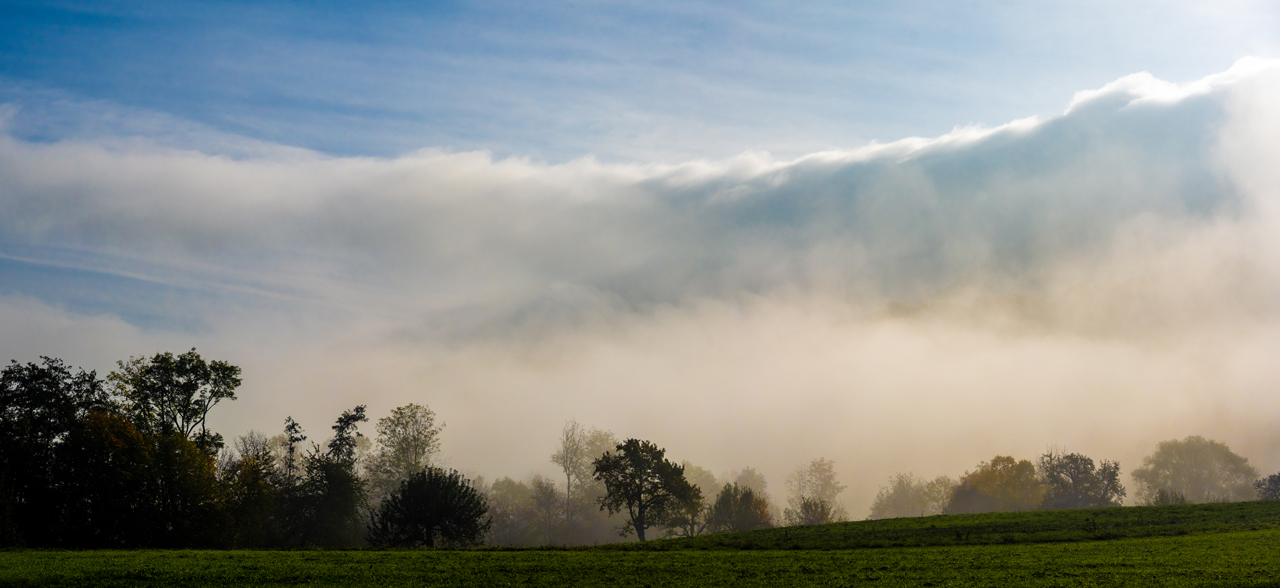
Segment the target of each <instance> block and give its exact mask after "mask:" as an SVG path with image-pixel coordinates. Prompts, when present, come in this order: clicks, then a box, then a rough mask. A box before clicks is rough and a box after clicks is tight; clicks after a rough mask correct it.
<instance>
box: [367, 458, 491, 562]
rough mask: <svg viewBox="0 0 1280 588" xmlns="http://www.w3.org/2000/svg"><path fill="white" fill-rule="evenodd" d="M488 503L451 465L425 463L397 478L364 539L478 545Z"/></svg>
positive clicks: (486, 527)
mask: <svg viewBox="0 0 1280 588" xmlns="http://www.w3.org/2000/svg"><path fill="white" fill-rule="evenodd" d="M488 510H489V507H488V505H487V504H486V502H485V499H484V496H482V495H481V494H480V493H479V492H478V491H476V489H475V488H474V487H472V485H471V483H470V482H469V481H468V480H467V479H466V478H464V477H462V475H461V474H459V473H458V472H457V471H454V470H450V471H445V470H444V469H441V468H435V467H429V468H426V469H425V470H423V471H421V472H418V473H416V474H413V475H412V476H410V477H409V479H408V480H405V481H403V482H401V483H400V488H399V489H398V490H397V491H396V492H394V493H392V494H391V496H389V497H387V499H386V500H383V501H382V504H381V505H379V507H378V509H377V510H376V511H375V512H374V515H373V520H372V522H371V523H370V524H369V542H370V543H372V544H374V545H380V546H390V547H439V546H469V545H479V544H480V543H481V542H482V541H483V540H484V536H485V533H487V532H488V531H489V527H490V525H491V524H492V521H491V520H490V519H488V518H487V517H486V516H485V514H486V513H487V512H488Z"/></svg>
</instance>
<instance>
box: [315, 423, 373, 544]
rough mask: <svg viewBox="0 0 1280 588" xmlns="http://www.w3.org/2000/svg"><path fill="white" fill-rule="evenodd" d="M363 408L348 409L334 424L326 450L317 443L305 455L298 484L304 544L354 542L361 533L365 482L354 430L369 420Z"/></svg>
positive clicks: (357, 540)
mask: <svg viewBox="0 0 1280 588" xmlns="http://www.w3.org/2000/svg"><path fill="white" fill-rule="evenodd" d="M364 410H365V407H364V405H360V406H357V407H355V408H354V409H352V410H347V411H344V412H343V413H342V415H341V416H339V417H338V420H337V422H335V423H334V425H333V431H334V435H333V438H332V439H330V440H329V443H328V444H327V450H322V449H321V448H320V447H319V446H318V445H314V444H313V445H312V449H311V451H310V452H308V454H307V455H306V457H305V458H304V460H303V461H304V465H303V470H304V478H303V481H302V484H301V485H300V487H299V503H300V511H301V512H300V513H299V515H300V516H299V519H300V520H299V523H300V524H299V529H298V532H299V534H300V535H301V536H300V540H301V542H302V543H304V544H308V545H318V546H321V547H346V546H353V545H357V544H358V543H359V542H360V538H361V536H362V535H363V533H362V532H361V531H362V529H361V527H362V517H361V515H360V509H361V508H362V507H363V506H364V505H365V498H366V493H365V486H364V481H363V480H361V479H360V477H359V476H358V475H357V473H356V437H357V436H358V435H359V434H360V433H359V432H358V431H356V427H357V426H359V423H362V422H365V421H368V418H367V417H365V414H364Z"/></svg>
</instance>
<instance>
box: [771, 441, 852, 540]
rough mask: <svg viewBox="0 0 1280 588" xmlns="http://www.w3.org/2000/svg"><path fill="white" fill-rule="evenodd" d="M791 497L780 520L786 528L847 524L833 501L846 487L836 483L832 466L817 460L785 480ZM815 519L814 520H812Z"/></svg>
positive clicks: (846, 515)
mask: <svg viewBox="0 0 1280 588" xmlns="http://www.w3.org/2000/svg"><path fill="white" fill-rule="evenodd" d="M787 486H788V489H789V490H790V491H791V495H790V496H789V497H788V498H787V508H786V510H784V511H783V517H784V518H785V519H786V523H787V525H816V524H823V523H834V522H838V521H845V520H848V518H849V515H848V513H847V512H845V510H844V507H843V506H840V504H839V503H838V502H836V497H837V496H839V495H840V493H841V492H843V491H844V489H845V486H844V485H843V484H841V483H840V482H839V481H837V480H836V472H835V462H834V461H831V460H829V459H826V458H822V457H820V458H818V459H815V460H813V461H811V462H809V463H808V464H807V465H802V466H800V467H798V468H796V471H795V472H794V473H792V474H791V476H790V477H788V478H787ZM815 517H817V518H815Z"/></svg>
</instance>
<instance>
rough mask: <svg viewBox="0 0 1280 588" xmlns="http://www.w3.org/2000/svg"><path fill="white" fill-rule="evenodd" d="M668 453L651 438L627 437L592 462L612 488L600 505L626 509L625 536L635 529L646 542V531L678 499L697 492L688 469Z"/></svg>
mask: <svg viewBox="0 0 1280 588" xmlns="http://www.w3.org/2000/svg"><path fill="white" fill-rule="evenodd" d="M665 454H666V450H664V449H659V448H658V446H657V445H654V444H653V443H650V442H649V441H641V440H639V439H627V440H626V441H624V442H622V443H619V444H618V445H617V446H616V447H615V448H614V451H612V452H609V453H605V454H604V455H602V456H600V457H599V458H597V459H596V460H595V461H593V462H592V463H593V464H594V465H595V477H596V479H598V480H600V481H601V482H603V483H604V485H605V488H606V489H607V491H608V494H606V495H605V496H603V497H601V498H600V508H601V509H602V510H603V509H608V511H609V512H610V513H615V512H621V511H622V510H624V509H625V510H626V513H627V525H626V526H624V527H623V528H622V530H621V533H622V535H623V536H624V537H625V536H627V535H629V534H631V532H632V531H634V532H635V534H636V537H637V538H639V539H640V540H641V541H644V540H645V530H646V529H648V528H649V527H652V526H655V525H657V524H659V523H660V522H661V521H662V520H663V518H664V517H665V515H666V514H667V510H668V509H669V508H670V507H671V506H672V505H673V504H674V503H675V502H677V501H679V500H681V499H683V498H686V497H687V496H689V495H690V494H691V493H692V492H693V486H692V485H691V484H689V482H688V481H686V480H685V479H684V468H682V467H680V466H679V465H676V464H675V463H673V462H671V461H670V460H667V459H666V458H665V457H664V455H665Z"/></svg>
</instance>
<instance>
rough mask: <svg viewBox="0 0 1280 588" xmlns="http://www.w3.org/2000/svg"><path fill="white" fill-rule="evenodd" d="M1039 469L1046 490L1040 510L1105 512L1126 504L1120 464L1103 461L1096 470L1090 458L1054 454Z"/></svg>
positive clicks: (1041, 460)
mask: <svg viewBox="0 0 1280 588" xmlns="http://www.w3.org/2000/svg"><path fill="white" fill-rule="evenodd" d="M1036 469H1037V471H1038V472H1039V475H1040V483H1041V484H1043V485H1044V488H1045V492H1044V502H1043V503H1042V504H1041V505H1040V508H1045V509H1068V508H1103V507H1108V506H1120V505H1121V504H1123V502H1124V495H1125V489H1124V485H1123V484H1121V483H1120V464H1119V463H1117V462H1114V461H1106V460H1103V462H1102V465H1101V466H1100V467H1094V465H1093V460H1092V459H1090V458H1089V457H1086V456H1084V455H1081V454H1079V453H1066V454H1064V453H1062V452H1060V451H1056V450H1054V451H1048V452H1046V453H1045V454H1044V455H1041V456H1040V459H1039V462H1038V463H1037V464H1036Z"/></svg>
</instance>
